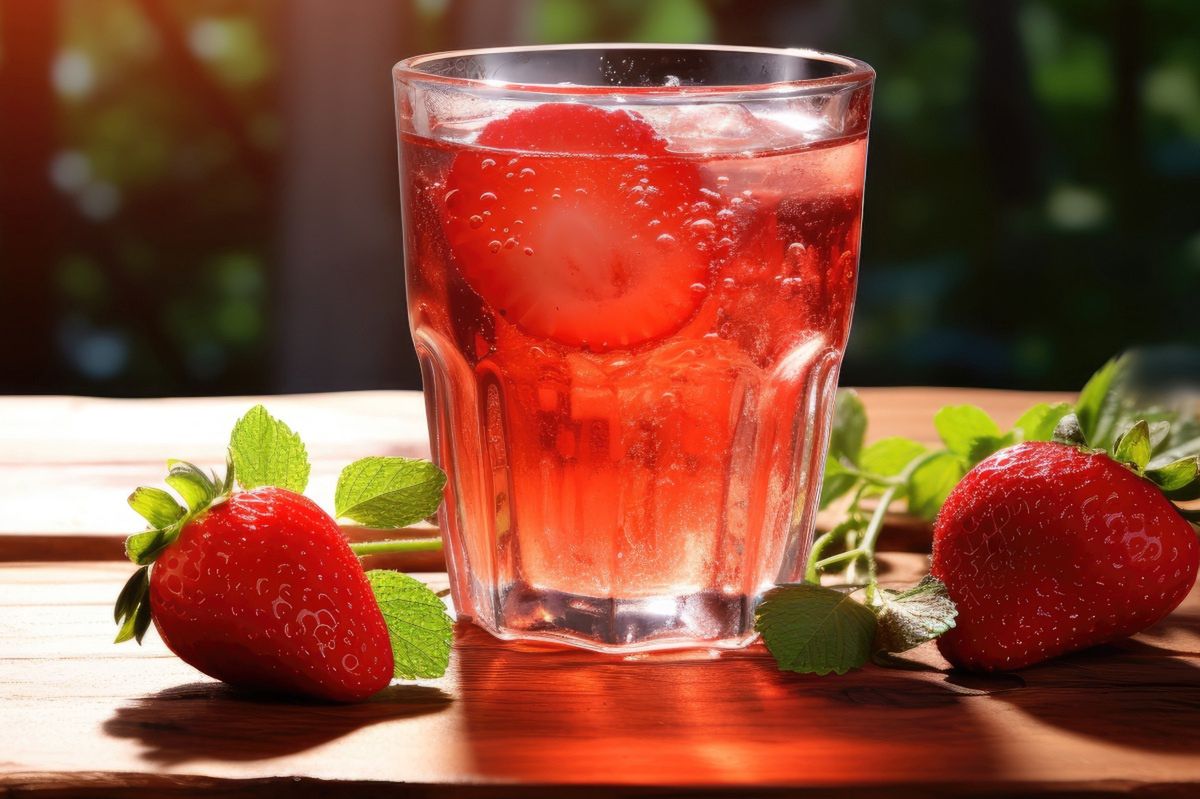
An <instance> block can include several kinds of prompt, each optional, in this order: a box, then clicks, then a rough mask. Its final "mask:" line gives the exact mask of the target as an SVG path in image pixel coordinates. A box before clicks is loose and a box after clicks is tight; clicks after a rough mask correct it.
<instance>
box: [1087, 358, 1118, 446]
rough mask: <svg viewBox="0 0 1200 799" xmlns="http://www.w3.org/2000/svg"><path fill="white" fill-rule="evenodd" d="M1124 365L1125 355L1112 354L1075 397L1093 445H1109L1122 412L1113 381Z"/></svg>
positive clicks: (1088, 437)
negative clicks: (1114, 426) (1117, 418)
mask: <svg viewBox="0 0 1200 799" xmlns="http://www.w3.org/2000/svg"><path fill="white" fill-rule="evenodd" d="M1124 365H1125V359H1124V357H1117V358H1113V359H1112V360H1111V361H1109V362H1108V363H1106V364H1104V366H1101V367H1100V369H1099V370H1097V371H1096V373H1095V374H1094V375H1092V377H1091V379H1089V380H1088V381H1087V383H1086V384H1085V385H1084V387H1083V390H1082V391H1080V392H1079V399H1078V400H1076V401H1075V415H1076V416H1077V417H1079V427H1080V428H1081V429H1082V430H1083V435H1084V438H1086V439H1087V440H1088V441H1090V442H1091V444H1092V446H1094V447H1101V448H1107V444H1108V438H1107V437H1108V435H1109V434H1110V433H1111V432H1112V427H1113V425H1114V424H1115V423H1116V416H1117V415H1118V414H1119V413H1120V408H1119V407H1118V406H1119V405H1120V403H1118V402H1117V401H1116V397H1115V396H1114V395H1113V383H1114V382H1115V381H1116V380H1117V379H1118V377H1119V375H1120V373H1121V371H1122V369H1123V367H1124Z"/></svg>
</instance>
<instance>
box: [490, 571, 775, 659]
mask: <svg viewBox="0 0 1200 799" xmlns="http://www.w3.org/2000/svg"><path fill="white" fill-rule="evenodd" d="M757 601H758V598H757V597H752V596H746V595H742V594H737V595H729V594H723V593H717V592H712V591H709V592H700V593H694V594H688V595H684V596H675V597H654V598H651V599H620V598H607V597H605V598H601V597H589V596H580V595H578V594H567V593H563V592H560V591H553V590H547V589H541V588H537V587H534V586H531V585H528V584H525V583H517V584H513V585H510V586H508V587H506V588H503V589H501V592H500V596H499V611H500V612H499V614H498V616H499V619H498V620H497V621H501V622H502V623H500V624H497V625H495V626H493V625H492V624H489V623H488V620H486V619H482V618H476V619H474V621H475V623H476V624H479V625H480V626H481V627H483V628H484V629H486V630H487V631H488V632H490V633H491V634H492V635H495V636H496V637H497V638H501V639H504V640H509V641H547V642H552V643H558V644H566V645H568V646H574V647H580V648H583V649H590V650H593V651H596V652H606V653H610V654H627V653H632V652H649V651H655V650H665V649H739V648H741V647H744V646H747V645H748V644H751V643H753V642H754V641H755V640H756V639H757V638H758V634H757V633H756V632H755V631H754V607H755V605H756V604H757Z"/></svg>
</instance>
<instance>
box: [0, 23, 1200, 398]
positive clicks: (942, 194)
mask: <svg viewBox="0 0 1200 799" xmlns="http://www.w3.org/2000/svg"><path fill="white" fill-rule="evenodd" d="M619 40H628V41H664V42H721V43H730V44H750V45H773V46H809V47H816V48H820V49H828V50H833V51H836V52H843V53H846V54H850V55H854V56H857V57H860V58H862V59H864V60H866V61H868V62H870V63H871V64H872V65H873V66H874V67H875V68H876V70H877V71H878V75H879V78H878V84H877V93H876V105H875V115H874V120H873V125H872V140H871V154H870V165H869V175H868V186H867V195H866V197H867V199H866V219H865V226H864V246H863V252H862V268H861V279H860V288H859V302H858V307H857V310H856V315H855V322H854V329H853V333H852V336H851V345H850V349H849V352H848V354H847V359H846V365H845V368H844V370H843V382H844V383H849V384H858V385H879V384H941V385H985V386H1000V387H1012V388H1055V389H1057V388H1072V387H1077V386H1078V385H1079V384H1080V383H1081V382H1082V380H1083V379H1084V378H1085V377H1086V376H1087V375H1088V374H1090V373H1091V371H1092V370H1093V369H1094V368H1095V367H1096V366H1097V365H1098V364H1099V363H1101V362H1102V361H1103V360H1104V359H1105V358H1107V357H1108V356H1110V355H1111V354H1113V353H1115V352H1116V351H1118V350H1120V349H1123V348H1126V347H1130V346H1134V345H1146V344H1163V343H1171V342H1174V343H1183V344H1193V345H1194V344H1197V343H1200V324H1198V323H1197V310H1198V308H1200V200H1198V197H1200V3H1198V2H1196V1H1195V0H1145V2H1137V1H1136V0H1117V1H1115V2H1104V1H1103V0H1064V1H1062V2H1049V0H1023V1H1021V2H1017V1H1015V0H1013V1H1005V0H992V1H991V2H988V1H987V0H975V1H974V2H961V1H959V0H953V1H952V0H926V2H921V3H895V2H885V1H884V0H876V1H875V2H867V0H823V1H819V2H805V1H804V0H797V1H794V2H746V1H745V0H742V1H741V2H735V1H734V0H724V1H723V0H606V1H605V2H595V1H594V0H517V1H516V2H500V1H499V0H476V1H475V2H458V1H456V0H413V1H412V2H391V1H387V0H356V1H355V2H347V3H335V2H325V0H258V1H256V0H174V1H171V0H0V392H7V393H12V392H17V393H30V392H71V393H85V394H98V395H163V394H227V393H243V392H271V391H296V390H334V389H359V388H396V387H403V388H415V387H417V386H418V385H419V378H418V373H417V371H416V367H415V359H414V357H413V355H412V352H411V345H410V344H409V341H408V337H407V326H406V321H405V316H404V311H403V281H402V275H401V264H402V258H401V243H400V234H399V221H400V219H399V214H400V211H399V203H398V194H397V191H396V171H395V168H396V167H395V142H394V133H393V129H392V105H391V85H390V76H389V73H388V68H389V67H390V65H391V64H392V63H393V62H394V61H396V60H398V59H399V58H401V57H404V56H408V55H412V54H415V53H418V52H422V51H430V50H439V49H449V48H457V47H476V46H491V45H505V44H528V43H539V42H572V41H619Z"/></svg>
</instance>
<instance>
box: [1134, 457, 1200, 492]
mask: <svg viewBox="0 0 1200 799" xmlns="http://www.w3.org/2000/svg"><path fill="white" fill-rule="evenodd" d="M1198 474H1200V456H1196V455H1193V456H1191V457H1189V458H1180V459H1179V460H1177V461H1173V462H1171V463H1168V464H1167V465H1166V466H1160V467H1159V468H1157V469H1147V470H1146V477H1149V478H1150V479H1151V480H1153V481H1154V483H1155V484H1156V485H1158V487H1159V488H1161V489H1162V490H1163V491H1178V490H1179V489H1181V488H1185V487H1187V486H1188V485H1190V484H1191V483H1193V482H1194V481H1195V480H1196V479H1197V475H1198Z"/></svg>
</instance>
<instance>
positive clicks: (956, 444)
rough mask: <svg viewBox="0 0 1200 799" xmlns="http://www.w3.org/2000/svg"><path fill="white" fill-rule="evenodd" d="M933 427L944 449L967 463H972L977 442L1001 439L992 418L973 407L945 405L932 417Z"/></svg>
mask: <svg viewBox="0 0 1200 799" xmlns="http://www.w3.org/2000/svg"><path fill="white" fill-rule="evenodd" d="M933 426H934V428H936V429H937V432H938V435H939V436H940V437H941V439H942V441H943V442H944V443H945V445H946V449H948V450H950V451H951V452H953V453H954V454H955V455H958V456H959V457H960V458H962V459H964V460H966V461H968V462H971V461H972V455H973V453H975V451H976V446H975V445H976V441H977V440H979V439H992V440H996V441H998V440H999V439H1000V438H1001V433H1000V428H999V426H998V425H997V424H996V423H995V422H994V421H992V417H990V416H988V415H987V413H986V412H985V411H984V410H983V409H982V408H978V407H976V406H974V405H947V406H946V407H944V408H942V409H941V410H939V411H938V412H937V413H936V414H935V415H934V417H933ZM992 452H995V449H993V450H992ZM988 454H989V455H990V454H991V453H990V452H989V453H988ZM985 457H986V456H985ZM980 460H982V458H981V459H980Z"/></svg>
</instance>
